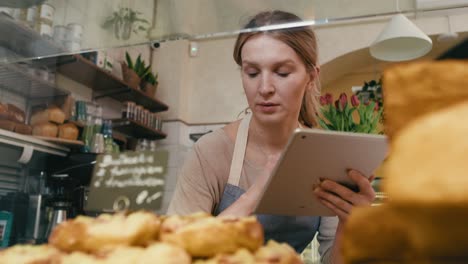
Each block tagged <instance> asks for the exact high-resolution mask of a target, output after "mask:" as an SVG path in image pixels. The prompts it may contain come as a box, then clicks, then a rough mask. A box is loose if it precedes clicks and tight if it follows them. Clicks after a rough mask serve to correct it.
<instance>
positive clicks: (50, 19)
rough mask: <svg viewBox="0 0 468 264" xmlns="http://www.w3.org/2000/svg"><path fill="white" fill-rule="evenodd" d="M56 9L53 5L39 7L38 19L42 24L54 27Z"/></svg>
mask: <svg viewBox="0 0 468 264" xmlns="http://www.w3.org/2000/svg"><path fill="white" fill-rule="evenodd" d="M54 13H55V8H54V6H52V5H51V4H42V5H39V6H38V9H37V18H38V20H39V21H40V22H43V23H48V24H49V25H52V24H53V23H54Z"/></svg>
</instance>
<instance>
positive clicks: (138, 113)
mask: <svg viewBox="0 0 468 264" xmlns="http://www.w3.org/2000/svg"><path fill="white" fill-rule="evenodd" d="M142 117H143V106H141V105H137V106H136V107H135V121H137V122H140V123H141V120H142Z"/></svg>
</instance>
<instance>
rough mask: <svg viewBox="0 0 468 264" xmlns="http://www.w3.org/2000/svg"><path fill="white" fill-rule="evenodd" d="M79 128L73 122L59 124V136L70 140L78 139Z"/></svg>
mask: <svg viewBox="0 0 468 264" xmlns="http://www.w3.org/2000/svg"><path fill="white" fill-rule="evenodd" d="M78 134H79V131H78V128H77V127H76V126H75V125H74V124H72V123H66V124H62V125H60V126H59V132H58V137H59V138H63V139H68V140H77V139H78Z"/></svg>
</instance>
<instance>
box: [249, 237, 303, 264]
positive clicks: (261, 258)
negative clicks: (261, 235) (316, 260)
mask: <svg viewBox="0 0 468 264" xmlns="http://www.w3.org/2000/svg"><path fill="white" fill-rule="evenodd" d="M255 259H256V263H262V264H302V263H303V262H302V259H301V258H300V257H299V255H297V254H296V251H295V250H294V249H293V248H292V247H290V246H289V245H288V244H286V243H277V242H275V241H273V240H270V241H268V243H267V244H266V246H264V247H261V248H260V249H259V250H258V251H257V252H256V253H255Z"/></svg>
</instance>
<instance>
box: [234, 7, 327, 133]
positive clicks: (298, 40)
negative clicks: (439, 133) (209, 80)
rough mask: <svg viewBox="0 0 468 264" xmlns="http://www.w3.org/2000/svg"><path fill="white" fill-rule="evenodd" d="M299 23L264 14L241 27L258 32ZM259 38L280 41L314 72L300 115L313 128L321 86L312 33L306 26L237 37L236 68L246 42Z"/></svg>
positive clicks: (291, 18) (276, 14) (287, 17)
mask: <svg viewBox="0 0 468 264" xmlns="http://www.w3.org/2000/svg"><path fill="white" fill-rule="evenodd" d="M299 21H302V19H301V18H299V17H298V16H296V15H294V14H291V13H288V12H284V11H278V10H275V11H266V12H261V13H258V14H257V15H256V16H254V17H253V18H252V19H251V20H250V21H249V23H247V25H246V26H245V27H244V28H245V29H248V28H258V27H262V26H267V25H275V24H282V23H291V22H299ZM258 34H268V35H270V36H272V37H274V38H275V39H278V40H280V41H282V42H283V43H285V44H287V45H288V46H289V47H291V48H292V49H293V50H294V51H295V52H296V53H297V55H298V56H299V57H300V58H301V60H302V62H303V63H304V65H305V67H306V69H307V70H308V71H309V72H311V71H315V72H316V75H315V78H314V80H315V85H314V87H313V89H311V90H308V89H307V90H306V92H305V94H304V97H303V98H302V105H301V111H300V113H299V121H300V122H301V123H302V124H304V125H306V126H308V127H313V126H316V125H317V123H318V121H317V113H318V109H319V103H318V102H319V96H320V85H319V82H318V70H317V66H316V65H317V56H318V55H317V53H318V52H317V40H316V36H315V33H314V31H313V30H312V28H311V27H309V26H300V27H295V28H289V29H275V30H270V31H255V32H245V33H240V34H239V36H238V37H237V40H236V44H235V45H234V52H233V57H234V60H235V61H236V63H237V64H238V65H239V66H242V48H243V46H244V44H245V43H246V42H247V40H248V39H249V38H250V37H252V36H255V35H258Z"/></svg>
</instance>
